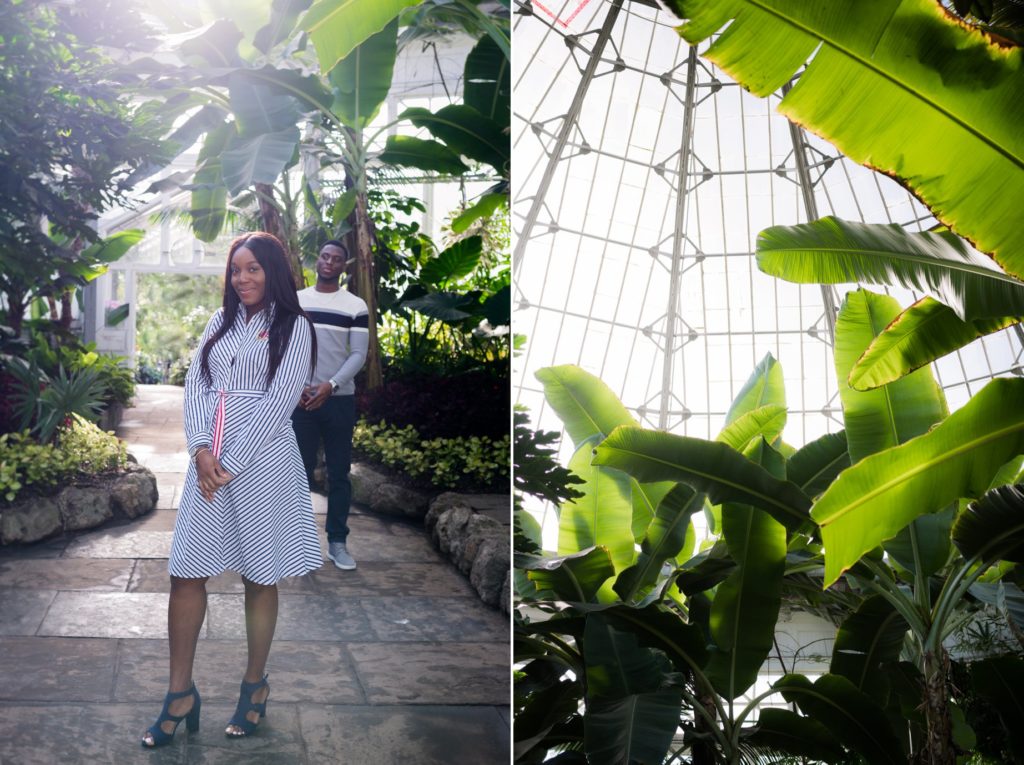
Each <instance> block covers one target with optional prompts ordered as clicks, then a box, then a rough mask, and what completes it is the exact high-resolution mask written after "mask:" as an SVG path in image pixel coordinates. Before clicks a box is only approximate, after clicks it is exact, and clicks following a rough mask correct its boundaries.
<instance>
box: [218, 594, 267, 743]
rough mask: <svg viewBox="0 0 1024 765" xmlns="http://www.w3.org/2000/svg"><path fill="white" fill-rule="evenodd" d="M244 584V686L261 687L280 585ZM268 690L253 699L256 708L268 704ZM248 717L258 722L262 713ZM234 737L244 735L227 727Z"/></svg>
mask: <svg viewBox="0 0 1024 765" xmlns="http://www.w3.org/2000/svg"><path fill="white" fill-rule="evenodd" d="M242 582H244V583H245V636H246V639H247V641H248V645H249V662H248V664H247V665H246V668H245V678H244V679H245V682H247V683H258V682H259V681H260V680H262V679H263V673H264V670H265V669H266V667H267V657H268V656H269V655H270V644H271V643H272V642H273V640H274V629H275V628H276V627H277V585H276V584H256V583H255V582H250V581H249V580H248V579H246V578H245V577H242ZM269 693H270V689H269V688H260V689H259V690H257V691H256V692H255V693H254V694H253V696H252V702H253V703H254V704H260V703H262V702H264V701H266V698H267V696H268V695H269ZM246 717H247V718H248V719H249V720H250V721H251V722H259V719H260V717H259V713H258V712H255V711H250V712H249V714H247V715H246ZM227 732H228V733H230V734H233V735H237V734H240V733H242V732H243V731H242V730H241V729H240V728H238V727H237V726H234V725H229V726H228V727H227Z"/></svg>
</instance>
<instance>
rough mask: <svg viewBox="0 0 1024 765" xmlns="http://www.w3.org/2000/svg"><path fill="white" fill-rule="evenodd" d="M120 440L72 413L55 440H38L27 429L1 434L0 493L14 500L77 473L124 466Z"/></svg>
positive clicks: (51, 485) (123, 453) (6, 498)
mask: <svg viewBox="0 0 1024 765" xmlns="http://www.w3.org/2000/svg"><path fill="white" fill-rule="evenodd" d="M127 464H128V455H127V452H126V450H125V445H124V442H123V441H120V440H119V439H117V438H116V437H115V436H114V435H113V434H112V433H104V432H103V431H102V430H100V429H99V428H97V427H96V426H95V425H93V424H92V423H91V422H88V421H87V420H85V419H83V418H81V417H78V416H77V415H75V416H73V417H72V419H71V424H70V425H68V426H66V427H63V428H62V430H61V434H60V439H59V441H58V442H57V443H55V444H54V443H39V442H37V441H36V440H35V438H33V437H32V435H31V434H30V433H29V432H28V431H22V432H20V433H5V434H3V435H2V436H0V497H3V499H4V500H6V501H7V502H13V501H14V500H15V498H17V496H18V495H19V494H21V493H22V492H23V491H25V490H26V489H31V490H34V491H39V492H46V491H47V490H49V489H52V488H53V487H55V486H57V485H59V484H61V483H64V482H65V481H67V480H68V479H70V478H72V477H74V476H79V475H97V474H99V473H106V472H109V471H112V470H119V469H123V468H124V467H125V466H126V465H127Z"/></svg>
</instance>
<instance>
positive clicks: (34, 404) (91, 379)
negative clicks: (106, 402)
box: [6, 359, 106, 443]
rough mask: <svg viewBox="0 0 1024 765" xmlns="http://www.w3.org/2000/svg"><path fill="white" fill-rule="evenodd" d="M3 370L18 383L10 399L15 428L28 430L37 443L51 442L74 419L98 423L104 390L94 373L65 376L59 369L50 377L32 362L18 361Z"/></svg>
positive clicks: (61, 368) (79, 371)
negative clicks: (17, 420)
mask: <svg viewBox="0 0 1024 765" xmlns="http://www.w3.org/2000/svg"><path fill="white" fill-rule="evenodd" d="M6 368H7V371H8V372H9V373H10V374H11V375H13V376H14V377H15V378H16V379H17V381H18V385H17V386H16V388H15V392H14V396H13V398H14V403H15V406H16V407H17V412H18V414H19V416H20V417H21V424H20V426H19V427H20V428H30V429H31V432H32V435H33V436H35V437H36V438H38V439H39V441H40V442H41V443H51V442H52V441H54V440H55V439H56V438H57V436H58V435H59V431H60V428H62V427H64V426H65V425H67V424H69V423H70V422H71V418H72V416H74V415H78V416H80V417H83V418H84V419H86V420H89V421H91V422H96V421H98V420H99V418H100V414H101V413H102V411H103V403H102V401H103V396H104V393H105V392H106V389H105V387H104V385H103V383H102V382H101V381H100V379H99V372H98V371H97V370H93V369H88V368H86V369H81V370H78V371H75V372H68V371H65V369H64V367H63V366H62V367H59V368H58V369H57V372H56V374H55V375H53V376H51V375H48V374H46V372H43V371H42V370H41V369H39V368H38V367H37V366H36V365H35V362H34V361H33V362H32V363H30V364H26V363H24V362H23V361H22V360H21V359H10V360H9V361H8V363H7V365H6Z"/></svg>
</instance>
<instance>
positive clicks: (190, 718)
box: [142, 683, 202, 749]
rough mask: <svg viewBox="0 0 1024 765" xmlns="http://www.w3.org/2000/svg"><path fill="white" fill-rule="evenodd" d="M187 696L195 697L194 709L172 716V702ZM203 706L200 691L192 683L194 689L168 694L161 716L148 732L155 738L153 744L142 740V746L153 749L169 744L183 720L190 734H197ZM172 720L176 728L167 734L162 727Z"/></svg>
mask: <svg viewBox="0 0 1024 765" xmlns="http://www.w3.org/2000/svg"><path fill="white" fill-rule="evenodd" d="M185 696H195V701H194V702H193V703H192V708H191V709H190V710H188V712H186V713H185V714H183V715H172V714H171V711H170V710H171V702H172V701H175V700H177V699H181V698H184V697H185ZM201 704H202V699H200V698H199V691H197V690H196V684H195V683H192V687H191V688H189V689H188V690H187V691H181V692H180V693H168V694H167V696H166V697H165V698H164V708H163V709H162V710H161V711H160V716H159V717H158V718H156V722H155V723H153V724H152V725H151V726H150V727H149V728H148V729H147V730H146V733H148V734H149V735H150V736H151V737H152V738H153V743H152V744H147V743H146V739H145V738H143V739H142V746H144V747H145V748H146V749H153V748H155V747H158V746H163V745H164V744H169V743H170V742H171V740H172V739H173V738H174V734H175V733H176V732H177V730H178V725H179V724H180V723H181V721H182V720H184V721H185V727H186V728H187V729H188V732H189V733H195V732H196V731H197V730H199V707H200V705H201ZM168 720H170V721H171V722H173V723H174V728H172V729H171V732H170V733H167V732H166V731H165V730H164V729H163V728H162V727H161V725H163V723H165V722H167V721H168Z"/></svg>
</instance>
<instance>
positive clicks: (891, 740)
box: [772, 675, 906, 765]
mask: <svg viewBox="0 0 1024 765" xmlns="http://www.w3.org/2000/svg"><path fill="white" fill-rule="evenodd" d="M772 687H773V688H775V689H776V690H779V691H782V695H783V696H784V697H785V698H786V701H789V702H794V701H795V702H796V704H797V706H799V707H800V711H801V712H803V713H804V714H806V715H807V716H809V717H811V718H813V719H815V720H817V721H818V722H820V723H822V724H823V725H824V726H825V727H826V728H828V729H829V730H830V731H832V733H833V735H834V736H835V737H836V739H837V740H838V741H839V742H840V743H842V744H844V745H845V746H848V747H850V748H851V749H853V750H854V751H856V752H859V753H860V754H861V755H863V756H864V758H865V760H866V761H867V762H870V763H872V765H884V764H885V763H891V764H892V765H903V764H904V763H905V762H906V758H905V757H904V756H903V751H902V747H901V746H900V742H899V739H897V738H896V736H895V735H894V734H893V732H892V728H891V727H890V725H889V721H888V720H887V719H886V717H885V712H883V711H882V708H881V707H879V706H878V705H877V704H875V702H874V701H872V700H871V698H870V697H869V696H867V695H866V694H864V693H862V692H861V691H859V690H857V688H856V687H855V686H854V685H853V683H851V682H850V681H849V680H847V679H846V678H845V677H840V676H839V675H822V676H821V677H819V678H818V679H817V680H815V681H814V683H811V681H810V680H808V679H807V678H806V677H803V676H801V675H786V676H785V677H783V678H782V679H781V680H779V681H778V682H777V683H775V685H774V686H772Z"/></svg>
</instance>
